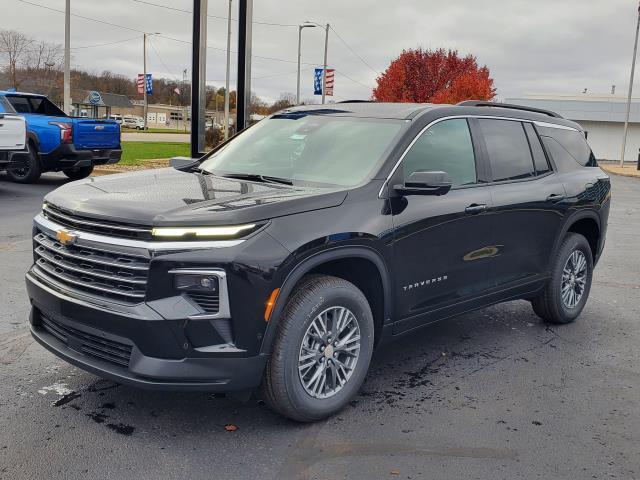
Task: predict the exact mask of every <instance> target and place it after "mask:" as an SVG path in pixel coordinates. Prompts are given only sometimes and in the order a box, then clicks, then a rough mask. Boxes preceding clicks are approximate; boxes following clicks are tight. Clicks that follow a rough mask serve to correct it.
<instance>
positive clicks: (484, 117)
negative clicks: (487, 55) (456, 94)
mask: <svg viewBox="0 0 640 480" xmlns="http://www.w3.org/2000/svg"><path fill="white" fill-rule="evenodd" d="M468 118H476V119H489V120H511V121H515V122H522V123H532V124H534V125H537V126H539V127H547V128H557V129H561V130H572V131H574V132H579V130H578V129H576V128H573V127H568V126H566V125H558V124H555V123H547V122H541V121H539V120H529V119H526V118H516V117H497V116H494V115H450V116H448V117H441V118H436V119H435V120H433V121H432V122H430V123H429V124H428V125H426V126H425V127H424V128H423V129H422V130H420V131H419V132H418V134H417V135H416V136H415V137H414V139H413V140H412V141H411V143H410V144H409V146H408V147H407V148H406V149H405V151H404V152H403V153H402V155H400V158H399V159H398V161H397V162H396V163H395V165H394V166H393V168H392V169H391V172H390V173H389V175H388V176H387V178H386V180H385V181H384V183H383V184H382V187H380V191H379V192H378V198H383V192H384V189H385V188H387V186H388V185H389V182H390V181H391V177H393V175H395V173H396V170H398V167H399V166H400V164H401V163H402V160H404V157H406V156H407V154H408V153H409V150H411V148H412V147H413V145H414V144H415V143H416V142H417V141H418V139H419V138H420V137H421V136H422V134H424V132H426V131H427V130H428V129H429V128H431V127H432V126H434V125H435V124H437V123H440V122H444V121H445V120H456V119H468Z"/></svg>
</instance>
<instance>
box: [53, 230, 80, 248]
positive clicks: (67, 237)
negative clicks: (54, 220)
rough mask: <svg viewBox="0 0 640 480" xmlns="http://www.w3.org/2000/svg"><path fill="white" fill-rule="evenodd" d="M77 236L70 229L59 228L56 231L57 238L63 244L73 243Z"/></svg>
mask: <svg viewBox="0 0 640 480" xmlns="http://www.w3.org/2000/svg"><path fill="white" fill-rule="evenodd" d="M77 238H78V236H77V235H75V234H73V233H71V232H70V231H69V230H58V231H57V232H56V239H57V240H58V241H59V242H60V243H61V244H63V245H73V244H74V243H75V241H76V239H77Z"/></svg>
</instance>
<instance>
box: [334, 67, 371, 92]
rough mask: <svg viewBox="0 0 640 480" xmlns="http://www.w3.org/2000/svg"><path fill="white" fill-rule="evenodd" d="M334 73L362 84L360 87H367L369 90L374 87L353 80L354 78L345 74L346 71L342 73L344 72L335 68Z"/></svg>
mask: <svg viewBox="0 0 640 480" xmlns="http://www.w3.org/2000/svg"><path fill="white" fill-rule="evenodd" d="M336 73H337V74H338V75H341V76H343V77H344V78H346V79H347V80H351V81H352V82H353V83H357V84H358V85H360V86H362V87H364V88H367V89H369V90H373V89H374V87H372V86H371V85H365V84H364V83H362V82H359V81H358V80H355V79H353V78H351V77H350V76H349V75H347V74H346V73H344V72H341V71H340V70H337V69H336Z"/></svg>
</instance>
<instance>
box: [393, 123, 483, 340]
mask: <svg viewBox="0 0 640 480" xmlns="http://www.w3.org/2000/svg"><path fill="white" fill-rule="evenodd" d="M477 150H478V148H477V143H476V142H474V139H473V137H472V135H471V132H470V129H469V124H468V121H467V120H466V119H450V120H444V121H441V122H439V123H436V124H434V125H432V126H431V127H430V128H429V129H427V130H426V131H424V132H423V133H421V135H420V136H419V137H418V138H417V139H416V140H415V141H414V143H413V144H412V146H411V147H410V148H409V150H408V152H407V153H406V155H405V156H404V158H403V160H402V162H401V164H400V167H399V168H398V170H397V171H396V173H395V174H394V178H392V181H391V184H390V186H389V188H390V191H391V195H392V196H393V190H392V188H393V185H394V184H396V183H402V181H403V180H404V179H406V178H408V177H409V175H410V174H411V173H413V172H415V171H443V172H446V173H447V174H449V176H450V177H451V179H452V181H453V187H452V189H451V190H450V191H449V192H448V193H447V194H445V195H442V196H428V195H427V196H425V195H407V196H395V197H393V198H392V200H391V208H392V213H393V222H394V244H393V249H394V259H395V261H394V272H395V279H396V283H395V305H396V320H399V321H398V322H397V323H396V327H395V331H396V332H402V331H405V330H408V329H411V328H414V327H416V326H418V325H421V324H424V323H428V322H429V321H431V320H432V319H437V317H438V313H437V312H444V311H445V310H446V311H447V314H451V313H455V310H456V308H457V307H456V305H460V302H462V301H464V300H465V299H469V298H472V297H474V296H477V295H478V294H480V293H481V292H483V291H484V290H486V289H487V288H489V287H490V286H491V277H492V275H491V266H492V261H493V255H492V252H493V250H492V245H491V238H492V232H491V228H490V224H491V220H490V215H488V214H487V211H488V210H490V209H491V206H492V201H491V195H490V188H489V187H488V186H487V185H486V184H485V183H483V180H482V175H480V176H479V175H478V173H477V172H478V168H477V167H476V158H477V156H476V154H475V152H476V151H477ZM462 309H463V307H462V306H460V308H459V310H462ZM430 312H431V314H429V313H430Z"/></svg>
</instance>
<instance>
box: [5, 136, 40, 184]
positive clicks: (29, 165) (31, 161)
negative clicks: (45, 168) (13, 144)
mask: <svg viewBox="0 0 640 480" xmlns="http://www.w3.org/2000/svg"><path fill="white" fill-rule="evenodd" d="M28 148H29V155H28V156H27V160H26V161H25V164H24V166H23V167H20V168H11V169H8V170H7V177H9V179H10V180H11V181H12V182H16V183H35V182H37V181H38V179H39V178H40V176H41V175H42V168H41V167H40V160H39V159H38V151H37V150H36V147H35V145H33V144H32V143H29V146H28Z"/></svg>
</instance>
